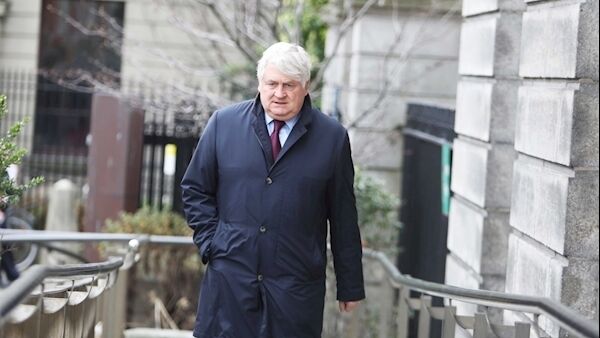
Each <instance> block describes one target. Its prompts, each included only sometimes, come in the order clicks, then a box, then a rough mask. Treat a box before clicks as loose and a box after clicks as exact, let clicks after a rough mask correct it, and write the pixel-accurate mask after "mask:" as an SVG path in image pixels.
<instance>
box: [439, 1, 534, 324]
mask: <svg viewBox="0 0 600 338" xmlns="http://www.w3.org/2000/svg"><path fill="white" fill-rule="evenodd" d="M524 7H525V6H524V4H523V3H522V1H520V0H485V1H484V0H464V1H463V8H462V15H463V24H462V30H461V41H460V53H459V73H460V75H461V77H460V80H459V83H458V88H457V93H456V118H455V130H456V133H457V135H458V136H457V138H456V139H455V141H454V148H453V164H452V183H451V189H452V191H453V193H454V195H453V198H452V202H451V206H450V214H449V222H448V249H449V251H450V253H449V254H448V257H447V260H446V283H447V284H450V285H456V286H461V287H466V288H475V289H477V288H480V287H481V288H483V289H487V290H500V291H504V283H505V272H506V255H507V247H508V234H509V225H508V218H509V207H510V196H511V195H510V186H511V185H510V182H511V180H512V166H513V161H514V158H515V151H514V146H513V140H514V119H515V118H514V116H515V111H516V107H517V93H518V88H519V78H518V65H519V63H518V58H519V46H520V32H521V16H522V11H523V9H524ZM462 311H465V312H470V311H474V308H473V307H471V306H464V307H462V308H459V311H458V312H459V313H461V312H462Z"/></svg>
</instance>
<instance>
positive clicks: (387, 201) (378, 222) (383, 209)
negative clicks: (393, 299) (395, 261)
mask: <svg viewBox="0 0 600 338" xmlns="http://www.w3.org/2000/svg"><path fill="white" fill-rule="evenodd" d="M355 171H356V174H355V176H354V194H355V196H356V208H357V211H358V224H359V225H360V228H361V235H362V239H363V241H364V242H365V246H366V247H368V248H371V249H375V250H381V251H384V252H385V253H387V254H388V255H390V257H394V255H395V254H396V253H397V238H398V230H399V229H400V222H399V221H398V206H399V205H400V201H399V200H398V198H397V197H396V196H394V195H393V194H391V193H389V192H387V191H386V190H385V189H384V186H383V185H382V184H380V183H379V182H377V181H375V180H374V179H373V178H371V177H369V176H367V175H365V174H364V173H363V172H362V171H361V170H360V169H358V168H357V169H355Z"/></svg>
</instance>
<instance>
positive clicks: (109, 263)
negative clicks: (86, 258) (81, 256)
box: [0, 257, 124, 322]
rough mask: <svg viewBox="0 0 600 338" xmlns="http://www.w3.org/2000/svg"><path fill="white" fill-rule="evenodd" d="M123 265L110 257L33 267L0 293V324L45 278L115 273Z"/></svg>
mask: <svg viewBox="0 0 600 338" xmlns="http://www.w3.org/2000/svg"><path fill="white" fill-rule="evenodd" d="M123 263H124V259H123V258H122V257H110V258H109V259H108V260H106V261H104V262H99V263H87V264H65V265H60V266H47V265H33V266H31V267H30V268H29V269H27V270H25V271H23V273H22V274H21V276H20V277H19V278H18V279H17V280H15V281H14V282H13V283H11V284H10V285H9V286H8V287H7V288H5V289H3V290H1V292H0V322H1V319H4V317H5V316H6V315H7V314H8V313H9V312H10V311H11V310H12V309H14V308H15V307H16V306H17V305H19V304H20V303H21V301H22V300H23V299H25V298H26V297H27V296H28V295H29V294H30V293H31V292H32V291H33V289H35V287H37V286H38V285H39V284H40V283H42V282H43V280H44V279H45V278H48V277H70V276H79V275H87V274H98V273H104V272H111V271H115V270H117V269H118V268H120V267H121V266H122V265H123Z"/></svg>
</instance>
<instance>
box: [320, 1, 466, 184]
mask: <svg viewBox="0 0 600 338" xmlns="http://www.w3.org/2000/svg"><path fill="white" fill-rule="evenodd" d="M444 6H446V7H444ZM444 6H442V7H443V8H437V9H436V10H433V11H432V10H427V9H418V8H416V9H415V8H402V9H399V10H398V11H394V10H392V8H391V7H390V6H389V5H385V4H384V5H383V6H373V7H371V9H370V10H369V11H368V12H367V13H366V14H365V15H364V16H362V17H361V18H360V19H358V20H357V21H356V23H355V25H354V26H353V27H352V28H351V29H350V30H349V31H347V32H345V33H344V34H341V33H340V27H339V24H340V22H337V21H334V22H331V23H330V24H331V28H330V30H329V32H328V36H327V46H326V54H327V55H333V56H334V57H333V60H332V63H331V65H330V66H329V68H328V69H327V72H326V74H325V77H324V82H325V83H324V89H323V95H322V110H323V112H325V113H326V114H330V115H335V114H336V113H340V114H341V119H342V122H343V123H344V124H345V125H346V126H347V127H349V130H350V137H351V142H352V151H353V157H354V160H355V163H356V164H358V165H359V166H361V167H362V168H363V170H364V171H365V172H366V173H367V174H369V175H371V176H373V177H376V178H378V179H379V180H380V181H382V182H383V183H384V184H385V186H386V187H387V188H388V190H389V191H390V192H391V193H394V194H396V195H399V194H400V182H401V167H402V163H401V162H402V135H401V128H402V126H403V125H404V123H405V119H406V107H407V104H408V103H423V104H429V105H434V106H438V107H444V108H451V109H453V108H454V105H455V93H456V81H457V67H458V63H457V56H458V37H459V28H460V21H459V17H458V15H457V14H452V13H453V12H452V4H449V5H444ZM413 7H414V6H413ZM338 39H340V44H339V46H338V47H337V48H335V47H336V46H335V42H336V41H337V40H338Z"/></svg>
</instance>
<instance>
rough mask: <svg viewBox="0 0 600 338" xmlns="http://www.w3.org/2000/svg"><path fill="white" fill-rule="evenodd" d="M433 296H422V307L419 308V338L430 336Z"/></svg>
mask: <svg viewBox="0 0 600 338" xmlns="http://www.w3.org/2000/svg"><path fill="white" fill-rule="evenodd" d="M430 307H431V296H425V295H422V296H421V309H420V310H419V332H418V337H419V338H429V329H430V327H431V314H430V313H429V308H430Z"/></svg>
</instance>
